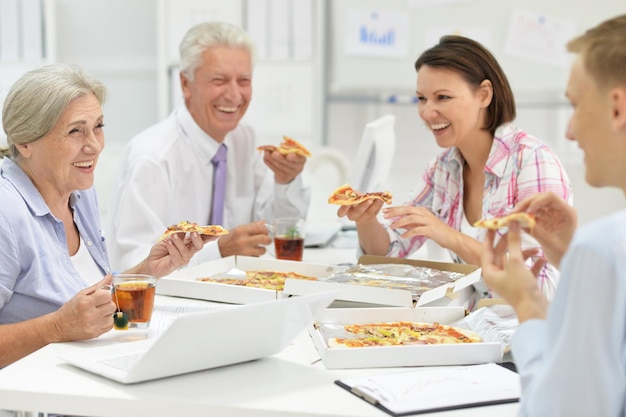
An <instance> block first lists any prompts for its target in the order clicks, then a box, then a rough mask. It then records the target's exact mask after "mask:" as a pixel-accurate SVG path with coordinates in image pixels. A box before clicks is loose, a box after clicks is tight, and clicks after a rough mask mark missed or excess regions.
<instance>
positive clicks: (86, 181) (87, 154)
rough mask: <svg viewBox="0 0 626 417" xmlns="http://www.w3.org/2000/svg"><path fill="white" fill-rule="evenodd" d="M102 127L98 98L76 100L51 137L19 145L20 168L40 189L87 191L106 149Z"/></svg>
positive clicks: (91, 96)
mask: <svg viewBox="0 0 626 417" xmlns="http://www.w3.org/2000/svg"><path fill="white" fill-rule="evenodd" d="M103 126H104V124H103V115H102V108H101V106H100V103H99V101H98V99H97V98H96V97H95V96H94V95H93V94H88V95H84V96H80V97H78V98H75V99H74V100H72V101H71V102H70V103H69V104H68V106H67V107H66V108H65V110H64V111H63V113H62V114H61V117H60V118H59V120H58V121H57V122H56V124H55V125H54V127H53V128H52V130H51V131H50V132H49V133H48V134H46V135H45V136H43V137H42V138H41V139H39V140H37V141H35V142H32V143H29V144H27V145H18V146H17V147H18V149H19V151H20V153H21V155H22V157H21V165H23V166H24V168H25V171H27V172H28V174H29V176H30V177H31V179H32V180H33V182H34V183H35V184H36V185H37V187H38V188H40V187H42V186H43V187H46V188H48V187H50V188H52V189H53V190H54V191H55V192H57V193H59V194H60V195H63V196H65V195H68V194H70V193H72V192H73V191H76V190H84V189H87V188H89V187H91V186H92V185H93V183H94V170H95V168H96V163H97V162H98V157H99V155H100V152H102V149H103V148H104V132H103ZM40 191H42V190H41V189H40Z"/></svg>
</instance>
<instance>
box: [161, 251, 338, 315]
mask: <svg viewBox="0 0 626 417" xmlns="http://www.w3.org/2000/svg"><path fill="white" fill-rule="evenodd" d="M334 268H335V267H333V266H331V265H322V264H313V263H305V262H297V261H286V260H279V259H271V258H267V259H266V258H257V257H251V256H228V257H225V258H221V259H216V260H214V261H208V262H204V263H202V264H199V265H194V266H190V267H187V268H183V269H179V270H177V271H174V272H173V273H171V274H170V275H167V276H165V277H163V278H161V279H159V280H158V281H157V286H156V293H157V294H160V295H170V296H176V297H185V298H196V299H200V300H209V301H218V302H223V303H231V304H250V303H256V302H261V301H268V300H275V299H277V298H281V297H282V296H283V293H282V291H275V290H268V289H263V288H253V287H243V286H238V285H229V284H220V283H215V282H202V281H199V280H198V278H204V277H212V276H216V275H220V274H229V273H230V272H231V271H238V272H241V271H252V270H267V271H280V272H295V273H298V274H302V275H308V276H312V277H317V278H320V277H323V276H327V275H329V274H330V273H332V272H333V271H334ZM288 281H289V280H288Z"/></svg>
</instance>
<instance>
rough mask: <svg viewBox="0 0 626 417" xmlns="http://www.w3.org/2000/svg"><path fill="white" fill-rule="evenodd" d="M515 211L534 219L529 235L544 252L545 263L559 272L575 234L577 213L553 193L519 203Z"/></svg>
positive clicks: (537, 195)
mask: <svg viewBox="0 0 626 417" xmlns="http://www.w3.org/2000/svg"><path fill="white" fill-rule="evenodd" d="M515 211H516V212H520V211H524V212H527V213H529V214H532V215H533V216H534V217H535V222H536V225H535V227H534V228H533V229H532V230H531V231H530V234H531V235H532V236H533V237H534V238H535V239H537V242H539V244H540V245H541V247H542V248H543V250H544V253H545V256H546V258H547V259H548V262H550V263H551V264H552V265H554V266H556V267H557V268H558V266H559V265H560V263H561V258H562V257H563V255H564V254H565V252H566V251H567V248H568V247H569V244H570V242H571V240H572V237H573V236H574V232H575V231H576V225H577V216H576V210H575V209H574V208H573V207H572V206H570V205H569V204H568V203H567V202H566V201H565V200H563V198H561V197H559V196H558V195H556V194H554V193H540V194H535V195H533V196H532V197H529V198H527V199H525V200H524V201H522V202H520V203H519V204H518V205H517V206H516V207H515Z"/></svg>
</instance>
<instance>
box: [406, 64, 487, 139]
mask: <svg viewBox="0 0 626 417" xmlns="http://www.w3.org/2000/svg"><path fill="white" fill-rule="evenodd" d="M487 83H489V82H488V81H487ZM490 86H491V84H490V83H489V86H488V87H489V88H490ZM485 92H486V91H485V90H484V89H483V88H482V87H479V88H473V86H471V85H470V84H469V83H468V82H467V81H465V79H464V78H463V77H461V75H459V74H458V73H457V72H455V71H453V70H449V69H446V68H439V67H432V66H429V65H423V66H422V67H420V69H419V71H418V73H417V91H416V93H417V98H418V111H419V115H420V117H421V119H422V120H423V121H424V122H425V123H426V126H427V127H428V128H429V129H430V130H431V131H432V132H433V134H434V135H435V139H436V140H437V144H438V145H439V146H440V147H442V148H449V147H452V146H457V147H458V146H460V145H462V144H463V143H464V142H466V141H467V140H471V138H472V137H473V136H474V135H475V134H476V133H479V134H484V130H483V128H484V126H485V114H486V108H487V106H488V105H489V103H490V101H491V94H490V91H489V94H488V96H487V95H486V94H485Z"/></svg>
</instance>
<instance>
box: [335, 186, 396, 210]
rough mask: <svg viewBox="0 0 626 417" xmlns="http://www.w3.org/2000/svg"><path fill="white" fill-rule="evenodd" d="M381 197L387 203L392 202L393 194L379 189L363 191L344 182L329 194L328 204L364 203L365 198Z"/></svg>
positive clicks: (347, 204) (348, 204)
mask: <svg viewBox="0 0 626 417" xmlns="http://www.w3.org/2000/svg"><path fill="white" fill-rule="evenodd" d="M370 199H379V200H382V201H384V202H385V203H386V204H391V202H392V201H393V196H392V195H391V193H390V192H388V191H377V192H371V193H361V192H359V191H357V190H355V189H354V188H352V187H351V186H350V185H349V184H344V185H342V186H340V187H337V188H335V190H333V192H332V193H330V196H328V204H337V205H339V206H351V205H354V204H359V203H362V202H363V201H365V200H370Z"/></svg>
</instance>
